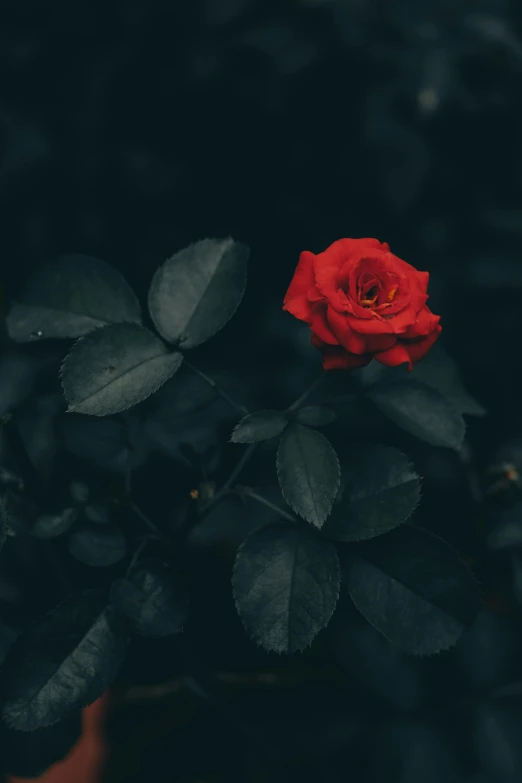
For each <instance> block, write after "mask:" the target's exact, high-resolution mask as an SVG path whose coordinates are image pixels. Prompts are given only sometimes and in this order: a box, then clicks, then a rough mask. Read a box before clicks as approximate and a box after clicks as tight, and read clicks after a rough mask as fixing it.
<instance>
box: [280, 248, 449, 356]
mask: <svg viewBox="0 0 522 783" xmlns="http://www.w3.org/2000/svg"><path fill="white" fill-rule="evenodd" d="M428 279H429V274H428V273H427V272H419V271H417V269H415V268H414V267H413V266H410V264H407V263H406V261H402V259H400V258H398V257H397V256H395V255H393V253H391V252H390V248H389V245H387V244H386V243H385V242H379V241H378V240H377V239H339V240H338V241H337V242H334V243H333V245H330V247H329V248H327V249H326V250H325V251H324V252H323V253H318V254H317V255H315V254H314V253H310V252H309V251H308V250H305V251H303V252H302V253H301V255H300V257H299V263H298V265H297V269H296V270H295V274H294V276H293V278H292V282H291V283H290V286H289V288H288V291H287V292H286V296H285V299H284V304H283V309H284V310H288V312H289V313H292V315H294V316H295V317H296V318H299V319H300V320H301V321H305V322H306V323H307V324H309V326H310V329H311V331H312V343H313V344H314V345H315V347H316V348H319V349H320V351H321V353H322V356H323V367H324V369H325V370H335V369H341V370H347V369H352V368H355V367H363V366H364V365H366V364H368V363H369V362H370V361H371V360H372V359H377V361H378V362H381V363H382V364H387V365H389V366H390V367H396V366H397V365H399V364H407V369H408V370H411V369H412V367H413V365H414V364H415V362H418V361H419V359H422V357H423V356H425V354H426V353H427V352H428V351H429V349H430V348H431V346H432V345H433V343H434V342H435V341H436V339H437V337H438V336H439V334H440V332H441V326H440V325H439V320H440V316H438V315H434V314H433V313H432V312H431V310H430V309H429V308H428V307H427V306H426V300H427V299H428V294H427V288H428Z"/></svg>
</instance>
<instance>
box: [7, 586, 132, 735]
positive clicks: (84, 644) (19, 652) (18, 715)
mask: <svg viewBox="0 0 522 783" xmlns="http://www.w3.org/2000/svg"><path fill="white" fill-rule="evenodd" d="M127 644H128V638H127V634H126V632H125V628H124V625H123V623H122V621H121V620H120V619H119V616H118V615H117V613H116V611H115V609H114V608H113V607H111V606H107V602H106V597H105V595H104V593H102V592H100V591H97V590H85V591H83V592H80V593H76V594H74V595H71V596H69V597H68V598H66V599H65V601H63V603H61V604H60V605H59V606H57V607H56V608H55V609H53V611H52V612H50V613H49V614H47V615H45V616H44V617H42V618H41V619H40V620H38V621H37V622H36V623H35V624H34V625H32V626H30V627H29V628H27V629H26V630H25V631H23V632H22V634H21V635H20V636H19V638H18V640H17V641H16V642H15V644H14V645H13V647H12V649H11V650H10V652H9V655H8V657H7V660H6V661H5V663H4V666H3V668H2V683H1V685H2V694H3V705H2V716H3V719H4V720H5V722H6V723H7V725H8V726H11V727H12V728H13V729H18V730H19V731H34V730H35V729H39V728H42V727H44V726H51V725H53V724H54V723H57V722H58V721H60V720H63V719H64V718H66V717H67V716H69V715H71V714H73V713H75V712H77V711H78V710H81V709H83V708H84V707H86V706H87V705H89V704H91V703H92V702H93V701H95V700H96V699H97V698H98V697H99V696H101V695H102V693H104V691H105V690H106V689H107V687H108V686H109V685H110V684H111V682H112V681H113V680H114V678H115V677H116V675H117V673H118V670H119V668H120V666H121V664H122V662H123V659H124V658H125V654H126V651H127Z"/></svg>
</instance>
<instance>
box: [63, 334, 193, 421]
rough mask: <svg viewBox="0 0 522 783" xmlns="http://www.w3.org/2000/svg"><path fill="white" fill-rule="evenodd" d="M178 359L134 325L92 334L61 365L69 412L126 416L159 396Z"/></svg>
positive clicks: (152, 337)
mask: <svg viewBox="0 0 522 783" xmlns="http://www.w3.org/2000/svg"><path fill="white" fill-rule="evenodd" d="M182 360H183V357H182V355H181V354H180V353H176V352H174V353H169V351H168V350H167V348H166V346H165V345H164V344H163V343H162V342H161V340H159V339H158V338H157V337H156V335H154V334H152V332H149V331H148V329H144V328H143V327H142V326H138V325H137V324H113V325H111V326H104V327H103V328H101V329H96V330H95V331H93V332H91V333H90V334H88V335H86V336H85V337H82V338H81V339H80V340H78V342H76V343H75V344H74V346H73V348H72V350H71V351H70V353H69V354H68V355H67V357H66V359H65V361H64V363H63V366H62V373H61V374H62V384H63V390H64V393H65V397H66V399H67V402H68V403H69V408H68V410H69V412H74V411H76V412H77V413H88V414H90V415H91V416H108V415H110V414H112V413H119V412H120V411H124V410H126V409H127V408H130V407H132V406H133V405H137V404H138V403H139V402H142V401H143V400H145V399H146V398H147V397H149V396H150V395H151V394H153V393H154V392H155V391H157V389H159V387H160V386H161V385H162V384H164V383H165V381H167V380H168V379H169V378H170V377H171V375H174V373H175V372H176V370H177V369H178V367H179V366H180V364H181V362H182Z"/></svg>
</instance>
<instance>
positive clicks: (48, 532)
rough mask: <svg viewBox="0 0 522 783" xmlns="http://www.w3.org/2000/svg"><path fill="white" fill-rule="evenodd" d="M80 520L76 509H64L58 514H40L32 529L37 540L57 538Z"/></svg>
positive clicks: (32, 533)
mask: <svg viewBox="0 0 522 783" xmlns="http://www.w3.org/2000/svg"><path fill="white" fill-rule="evenodd" d="M77 519H78V511H77V509H75V508H64V509H63V510H62V511H60V512H58V513H56V514H40V516H38V517H37V519H36V520H35V522H34V524H33V525H32V527H31V535H32V536H34V537H35V538H41V539H45V538H57V537H58V536H61V535H63V533H66V532H67V531H68V530H69V528H70V527H71V526H72V525H73V524H74V522H76V520H77Z"/></svg>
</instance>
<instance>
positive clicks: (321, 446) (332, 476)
mask: <svg viewBox="0 0 522 783" xmlns="http://www.w3.org/2000/svg"><path fill="white" fill-rule="evenodd" d="M277 475H278V477H279V484H280V487H281V491H282V493H283V495H284V498H285V500H286V502H287V503H288V504H289V505H290V506H292V508H293V509H294V511H295V512H296V513H297V514H299V515H300V516H302V517H304V519H306V520H307V522H311V523H312V524H314V525H316V526H317V527H321V526H322V524H323V523H324V521H325V519H326V518H327V516H328V514H329V513H330V511H331V509H332V504H333V502H334V498H335V496H336V494H337V490H338V489H339V481H340V471H339V460H338V459H337V454H336V453H335V451H334V449H333V448H332V446H331V445H330V442H329V440H328V439H327V438H325V437H324V435H322V434H321V433H320V432H316V431H315V430H311V429H309V427H304V426H303V425H302V424H292V425H291V426H289V427H288V428H287V429H286V430H285V432H284V433H283V435H282V437H281V442H280V444H279V449H278V452H277Z"/></svg>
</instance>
